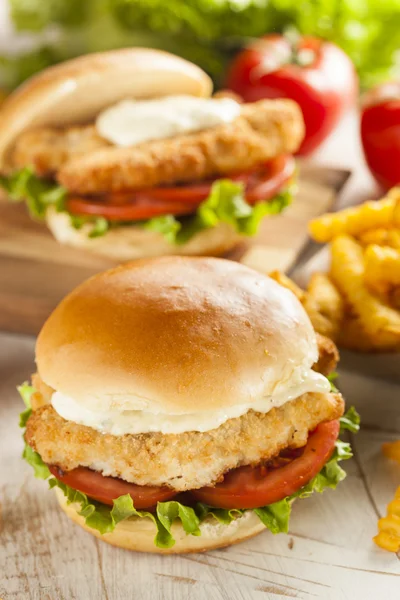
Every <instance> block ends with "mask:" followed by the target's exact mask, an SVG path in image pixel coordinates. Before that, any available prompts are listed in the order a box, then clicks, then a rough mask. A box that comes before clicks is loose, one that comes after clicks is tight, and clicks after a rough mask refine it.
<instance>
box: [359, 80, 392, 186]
mask: <svg viewBox="0 0 400 600" xmlns="http://www.w3.org/2000/svg"><path fill="white" fill-rule="evenodd" d="M361 140H362V145H363V149H364V156H365V160H366V161H367V163H368V166H369V168H370V170H371V173H372V174H373V176H374V177H375V179H376V180H377V181H378V182H379V183H380V184H381V185H382V186H383V187H384V188H390V187H392V186H394V185H396V184H398V183H400V82H391V83H384V84H383V85H380V86H378V87H376V88H373V89H372V90H370V91H369V92H367V94H366V95H365V96H364V98H363V108H362V112H361Z"/></svg>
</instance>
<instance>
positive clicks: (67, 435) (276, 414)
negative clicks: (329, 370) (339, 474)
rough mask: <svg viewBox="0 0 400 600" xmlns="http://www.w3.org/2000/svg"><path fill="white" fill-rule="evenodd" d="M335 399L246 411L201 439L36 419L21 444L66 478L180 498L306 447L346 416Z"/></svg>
mask: <svg viewBox="0 0 400 600" xmlns="http://www.w3.org/2000/svg"><path fill="white" fill-rule="evenodd" d="M343 406H344V404H343V399H342V397H341V395H340V394H314V393H313V394H311V393H310V394H304V395H303V396H301V397H300V398H297V399H296V400H293V401H291V402H287V403H286V404H284V405H283V406H282V407H280V408H274V409H272V410H271V411H270V412H269V413H267V414H261V413H256V412H254V411H249V412H248V413H246V414H245V415H243V416H242V417H239V418H236V419H230V420H228V421H227V422H225V423H224V424H223V425H221V426H220V427H218V428H217V429H214V430H212V431H208V432H206V433H200V432H187V433H182V434H168V435H164V434H161V433H147V434H138V435H124V436H113V435H110V434H103V433H99V432H98V431H95V430H94V429H92V428H90V427H86V426H83V425H77V424H76V423H73V422H71V421H66V420H65V419H63V418H62V417H60V416H59V415H58V414H57V413H56V412H55V410H54V409H53V407H52V406H50V405H45V406H42V407H41V408H38V410H36V411H34V412H33V413H32V415H31V417H30V418H29V420H28V423H27V430H26V440H27V442H28V444H29V445H30V446H31V447H32V448H33V449H34V450H35V451H37V452H38V453H39V454H40V455H41V457H42V459H43V460H44V462H46V463H48V464H53V465H57V466H59V467H60V468H62V469H63V470H66V471H69V470H72V469H74V468H76V467H78V466H85V467H89V468H91V469H94V470H96V471H99V472H101V473H103V475H109V476H113V477H119V478H122V479H124V480H126V481H130V482H133V483H136V484H139V485H156V486H159V485H168V486H170V487H171V488H173V489H176V490H179V491H183V490H190V489H196V488H200V487H202V486H204V485H212V484H214V483H215V482H217V481H218V480H219V479H220V478H221V477H222V475H223V474H224V473H225V472H227V471H228V470H230V469H234V468H236V467H239V466H242V465H249V464H257V463H259V462H260V461H263V460H267V459H269V458H272V457H273V456H276V455H277V454H278V453H279V452H280V450H282V449H283V448H287V447H289V448H298V447H301V446H303V445H304V444H305V443H306V441H307V437H308V433H309V431H312V430H313V429H314V428H315V427H316V426H317V425H318V424H319V423H322V422H325V421H331V420H333V419H337V418H339V417H340V416H341V415H342V413H343Z"/></svg>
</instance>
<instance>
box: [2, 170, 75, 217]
mask: <svg viewBox="0 0 400 600" xmlns="http://www.w3.org/2000/svg"><path fill="white" fill-rule="evenodd" d="M0 185H1V187H2V188H4V189H5V191H6V192H7V194H8V197H9V199H10V200H12V201H14V202H23V201H26V205H27V207H28V210H29V213H30V214H31V216H32V217H34V218H37V219H43V218H44V217H45V215H46V210H47V208H48V207H49V206H51V205H52V206H55V208H56V209H57V210H63V208H64V201H65V197H66V193H67V192H66V190H65V188H63V187H62V186H60V185H58V184H55V183H53V182H50V181H46V180H45V179H42V178H40V177H37V176H36V175H35V174H34V172H33V170H32V169H31V168H30V167H25V168H24V169H21V170H20V171H16V172H15V173H13V174H12V175H10V176H9V177H5V176H0Z"/></svg>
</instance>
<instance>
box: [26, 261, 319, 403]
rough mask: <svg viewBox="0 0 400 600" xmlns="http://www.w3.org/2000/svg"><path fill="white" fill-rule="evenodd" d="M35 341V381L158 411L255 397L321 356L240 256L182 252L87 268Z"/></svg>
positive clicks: (302, 321)
mask: <svg viewBox="0 0 400 600" xmlns="http://www.w3.org/2000/svg"><path fill="white" fill-rule="evenodd" d="M36 351H37V354H36V359H37V365H38V371H39V375H40V377H41V378H42V380H43V381H44V382H45V383H46V384H47V385H49V386H50V387H52V388H53V389H55V390H57V391H59V392H61V393H63V394H64V395H66V396H68V397H71V398H73V399H74V400H75V401H76V402H81V403H82V404H84V405H85V406H86V407H87V408H89V409H90V408H92V409H96V410H103V409H104V410H108V409H110V408H111V407H112V408H113V409H117V410H118V409H120V410H121V409H127V410H146V411H150V412H152V413H164V414H188V413H189V414H190V413H193V412H199V411H200V412H201V411H210V410H213V411H215V410H220V409H221V410H225V409H227V408H229V407H234V406H237V405H241V406H242V405H246V404H249V403H252V402H254V401H255V400H259V399H261V398H263V397H265V396H267V395H270V394H271V393H272V392H273V390H274V388H275V386H276V385H277V384H278V383H283V384H284V383H285V382H289V381H290V380H291V379H292V378H293V377H294V375H296V376H299V373H301V372H302V370H303V369H304V368H311V366H312V364H313V363H314V362H315V361H316V360H317V357H318V351H317V343H316V337H315V333H314V330H313V328H312V325H311V323H310V320H309V318H308V317H307V315H306V313H305V311H304V309H303V307H302V306H301V304H300V302H299V301H298V300H297V298H296V297H295V296H294V294H293V293H292V292H290V291H289V290H287V289H285V288H283V287H282V286H280V285H279V284H278V283H276V282H275V281H273V280H272V279H270V278H268V277H265V276H263V275H261V274H259V273H257V272H256V271H253V270H252V269H249V268H248V267H245V266H243V265H241V264H239V263H235V262H232V261H228V260H223V259H216V258H189V257H163V258H154V259H149V260H141V261H136V262H134V263H129V264H127V265H124V266H121V267H118V268H116V269H112V270H110V271H106V272H105V273H102V274H99V275H96V276H94V277H92V278H91V279H89V280H88V281H86V282H85V283H83V284H82V285H80V286H79V287H78V288H76V289H75V290H74V291H73V292H72V293H71V294H69V295H68V296H67V297H66V298H65V299H64V300H63V301H62V302H61V304H60V305H59V306H58V307H57V308H56V310H55V311H54V312H53V314H52V315H51V316H50V317H49V319H48V320H47V322H46V323H45V325H44V327H43V329H42V331H41V333H40V335H39V338H38V342H37V348H36Z"/></svg>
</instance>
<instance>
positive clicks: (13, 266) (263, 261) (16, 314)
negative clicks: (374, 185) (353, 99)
mask: <svg viewBox="0 0 400 600" xmlns="http://www.w3.org/2000/svg"><path fill="white" fill-rule="evenodd" d="M349 174H350V173H349V172H348V171H344V170H338V169H330V168H321V167H312V166H306V165H304V166H303V167H302V169H301V176H300V181H299V190H298V193H297V197H296V200H295V202H294V203H293V204H292V206H291V207H289V208H288V210H287V211H285V213H284V215H282V216H277V217H273V218H271V219H265V221H264V223H263V226H262V229H261V231H260V233H259V235H258V236H257V238H256V239H255V240H253V241H251V242H249V243H246V244H244V245H242V246H241V247H239V248H237V249H235V251H233V252H231V253H230V254H229V255H228V256H227V258H230V259H232V260H240V261H241V262H242V263H244V264H246V265H248V266H250V267H253V268H255V269H257V270H259V271H262V272H268V271H271V270H272V269H280V270H287V269H289V268H290V267H291V266H292V265H293V264H294V263H295V261H296V259H297V257H298V255H299V253H300V252H301V251H302V249H303V248H304V246H305V244H306V243H307V239H308V238H307V222H308V221H309V219H311V218H312V217H314V216H317V215H319V214H321V213H322V212H324V211H326V210H328V209H330V208H332V206H333V205H334V202H335V198H336V196H337V194H338V193H339V192H340V190H341V188H342V187H343V185H344V184H345V182H346V180H347V178H348V177H349ZM0 211H1V212H0V330H4V331H12V332H17V333H30V334H37V333H38V331H39V330H40V328H41V326H42V325H43V323H44V321H45V319H46V318H47V316H48V315H49V314H50V312H51V311H52V310H53V309H54V307H55V306H56V305H57V304H58V302H59V301H60V300H61V299H62V298H63V297H64V296H65V295H66V294H67V293H68V292H69V291H70V290H72V289H73V288H74V287H75V286H76V285H78V284H79V283H80V282H82V281H84V280H85V279H87V278H88V277H90V276H91V275H93V274H95V273H98V272H99V271H103V270H105V269H107V268H110V267H112V266H114V265H115V264H116V263H115V262H112V261H109V260H106V259H104V258H100V257H97V256H95V255H92V254H90V253H87V252H82V251H81V250H76V249H73V248H68V247H66V246H61V245H60V244H58V243H57V242H56V241H55V240H54V239H53V237H52V235H51V234H50V233H49V231H48V230H47V228H46V227H45V226H44V225H43V224H41V223H35V222H34V221H32V220H31V219H30V217H29V215H28V214H27V212H26V209H25V207H24V206H23V205H22V204H13V203H10V202H7V201H6V200H5V199H4V198H2V199H0Z"/></svg>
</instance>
